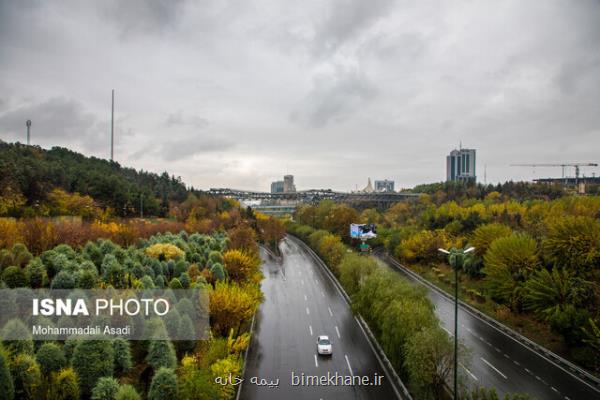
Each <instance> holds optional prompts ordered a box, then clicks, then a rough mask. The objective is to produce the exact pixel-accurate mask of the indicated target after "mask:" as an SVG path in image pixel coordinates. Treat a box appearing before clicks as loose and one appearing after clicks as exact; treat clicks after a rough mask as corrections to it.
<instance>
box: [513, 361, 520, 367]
mask: <svg viewBox="0 0 600 400" xmlns="http://www.w3.org/2000/svg"><path fill="white" fill-rule="evenodd" d="M513 362H514V363H515V365H518V366H519V367H520V366H521V364H519V362H518V361H515V360H513Z"/></svg>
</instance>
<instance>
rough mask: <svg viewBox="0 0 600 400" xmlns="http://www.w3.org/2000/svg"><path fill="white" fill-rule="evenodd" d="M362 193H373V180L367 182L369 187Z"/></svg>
mask: <svg viewBox="0 0 600 400" xmlns="http://www.w3.org/2000/svg"><path fill="white" fill-rule="evenodd" d="M361 192H363V193H373V192H374V190H373V185H372V184H371V178H369V180H368V181H367V186H366V187H365V188H364V189H363V190H361Z"/></svg>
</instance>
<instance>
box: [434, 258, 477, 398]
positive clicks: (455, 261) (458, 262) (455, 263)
mask: <svg viewBox="0 0 600 400" xmlns="http://www.w3.org/2000/svg"><path fill="white" fill-rule="evenodd" d="M473 250H475V247H469V248H468V249H466V250H458V249H455V248H452V249H450V251H448V250H445V249H438V251H439V252H440V253H443V254H445V255H447V256H448V263H449V264H450V266H451V267H452V268H453V269H454V399H458V269H459V268H462V267H463V266H464V263H465V256H466V255H467V254H468V253H472V252H473Z"/></svg>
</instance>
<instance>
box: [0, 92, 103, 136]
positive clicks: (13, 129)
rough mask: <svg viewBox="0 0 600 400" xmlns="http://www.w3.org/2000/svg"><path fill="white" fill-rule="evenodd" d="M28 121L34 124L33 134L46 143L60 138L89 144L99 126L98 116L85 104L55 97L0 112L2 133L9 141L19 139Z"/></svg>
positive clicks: (0, 130)
mask: <svg viewBox="0 0 600 400" xmlns="http://www.w3.org/2000/svg"><path fill="white" fill-rule="evenodd" d="M0 111H1V110H0ZM28 119H31V120H32V130H34V131H35V135H36V137H38V138H39V139H42V140H44V141H46V142H47V141H51V140H54V139H57V138H60V139H66V140H76V141H82V140H86V139H87V138H89V136H91V135H93V133H94V129H93V128H94V127H95V125H96V118H95V116H94V115H93V114H91V113H89V112H87V111H86V110H85V109H84V106H83V104H81V103H80V102H78V101H75V100H72V99H66V98H63V97H55V98H51V99H49V100H46V101H43V102H41V103H35V104H27V105H23V106H21V107H18V108H16V109H13V110H6V111H4V112H0V132H2V134H3V135H7V136H8V137H14V138H17V137H20V136H22V134H23V132H24V131H25V128H24V127H25V121H27V120H28Z"/></svg>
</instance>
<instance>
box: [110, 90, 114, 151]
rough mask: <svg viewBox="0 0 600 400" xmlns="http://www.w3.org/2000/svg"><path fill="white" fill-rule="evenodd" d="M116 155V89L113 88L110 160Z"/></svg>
mask: <svg viewBox="0 0 600 400" xmlns="http://www.w3.org/2000/svg"><path fill="white" fill-rule="evenodd" d="M114 155H115V89H113V90H112V102H111V108H110V161H113V158H114Z"/></svg>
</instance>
